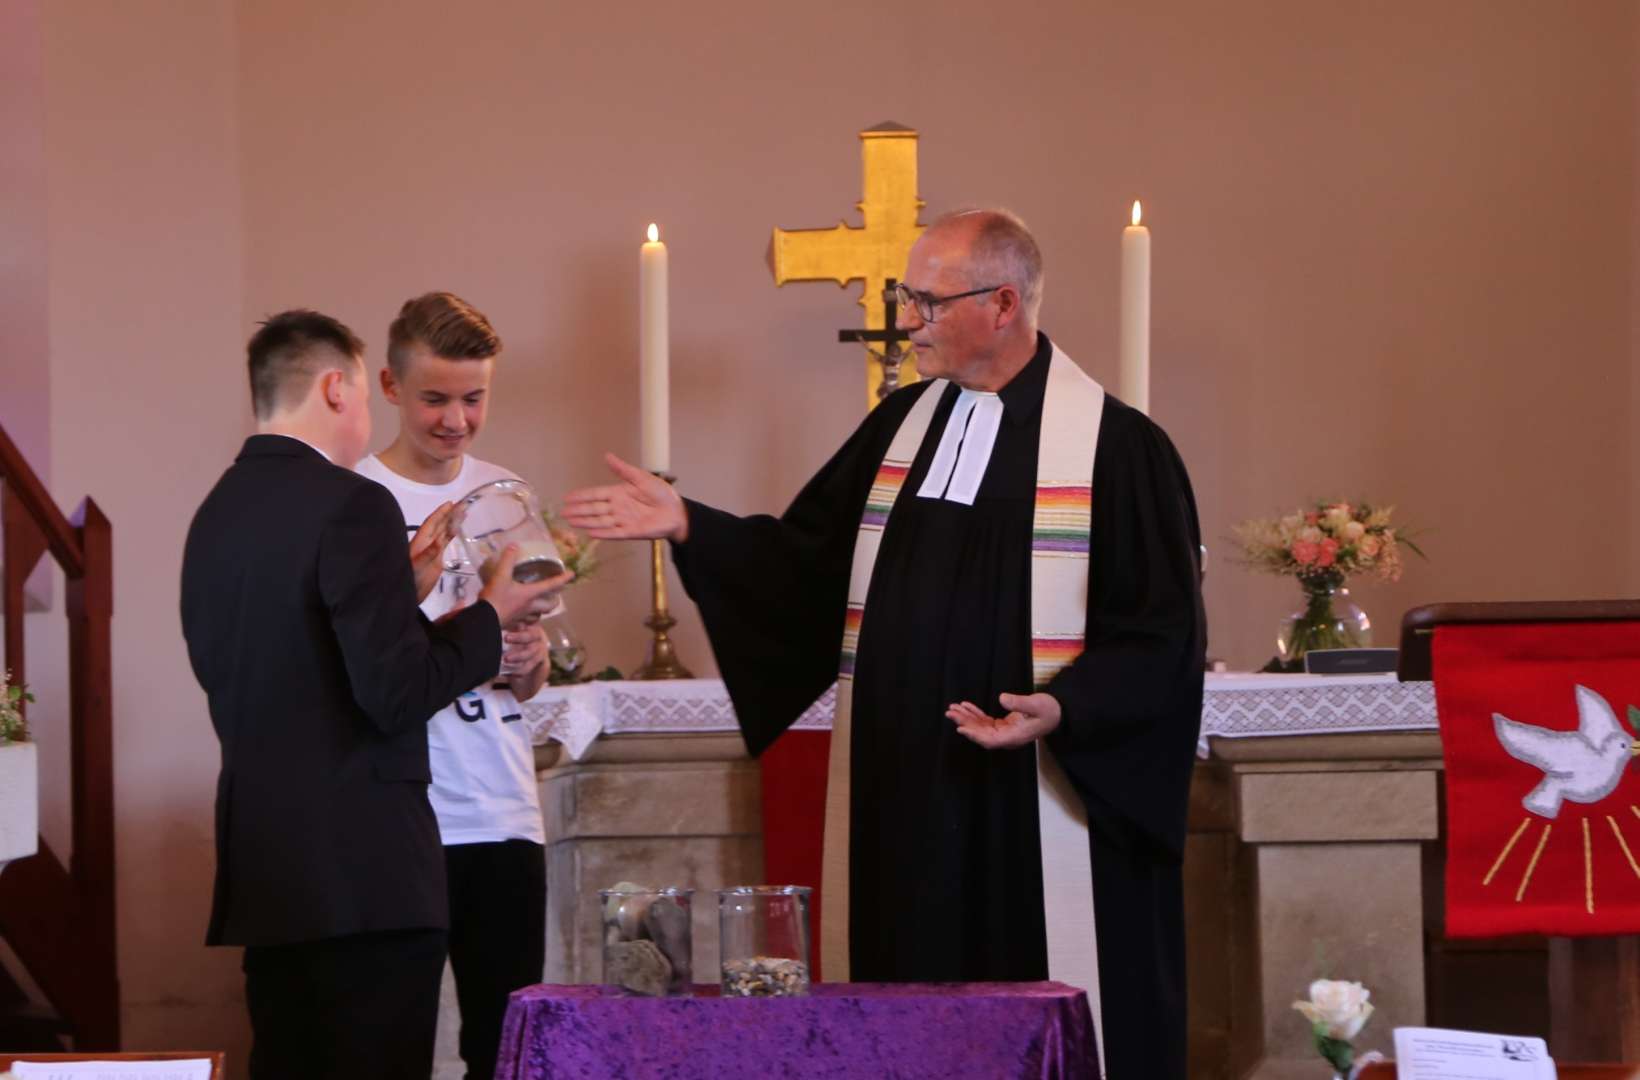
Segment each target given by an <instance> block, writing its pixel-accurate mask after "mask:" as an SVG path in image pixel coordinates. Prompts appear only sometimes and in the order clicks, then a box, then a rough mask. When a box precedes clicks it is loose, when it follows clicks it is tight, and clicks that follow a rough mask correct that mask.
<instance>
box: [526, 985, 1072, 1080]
mask: <svg viewBox="0 0 1640 1080" xmlns="http://www.w3.org/2000/svg"><path fill="white" fill-rule="evenodd" d="M695 992H696V996H694V997H686V998H643V997H622V996H619V995H618V994H617V993H616V992H615V991H612V990H609V989H606V988H604V987H601V986H532V987H528V988H526V989H523V990H519V991H517V992H516V993H514V994H513V995H512V1001H511V1003H510V1004H509V1005H508V1007H507V1023H506V1027H505V1029H504V1030H503V1031H502V1033H501V1057H500V1064H499V1065H498V1067H497V1068H496V1080H544V1078H547V1077H578V1078H579V1077H606V1078H610V1080H626V1078H630V1080H638V1078H640V1077H641V1078H645V1080H648V1078H651V1077H653V1078H657V1080H684V1078H686V1077H712V1078H714V1080H715V1078H718V1077H732V1076H790V1077H804V1078H816V1080H818V1078H822V1077H824V1078H826V1080H832V1078H842V1077H865V1076H871V1077H903V1078H910V1077H940V1078H942V1080H944V1078H947V1077H957V1076H960V1077H970V1076H971V1077H1033V1078H1035V1077H1040V1078H1043V1080H1047V1078H1049V1077H1054V1078H1067V1080H1069V1078H1075V1080H1081V1078H1083V1077H1097V1076H1098V1075H1099V1071H1098V1059H1097V1055H1096V1052H1095V1049H1094V1036H1093V1015H1092V1013H1091V1012H1089V1010H1088V998H1087V995H1086V994H1084V993H1083V992H1082V991H1080V990H1077V989H1074V988H1072V987H1069V986H1066V985H1064V984H1063V983H1056V982H1041V983H939V984H929V983H895V984H883V983H817V984H815V986H814V988H813V991H812V993H811V994H810V995H809V996H808V997H797V998H750V999H748V998H725V997H721V996H719V994H718V989H717V987H715V986H698V987H696V988H695Z"/></svg>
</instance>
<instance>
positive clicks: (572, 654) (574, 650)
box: [541, 615, 587, 683]
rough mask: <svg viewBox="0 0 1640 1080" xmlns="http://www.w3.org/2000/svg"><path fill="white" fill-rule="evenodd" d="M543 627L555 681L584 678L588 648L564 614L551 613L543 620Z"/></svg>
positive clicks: (564, 681)
mask: <svg viewBox="0 0 1640 1080" xmlns="http://www.w3.org/2000/svg"><path fill="white" fill-rule="evenodd" d="M541 629H542V630H543V631H544V632H545V633H546V635H547V660H548V662H550V663H551V665H552V681H553V682H554V683H575V682H580V681H581V678H582V669H583V668H585V667H586V662H587V650H586V646H585V645H582V644H581V639H580V638H578V637H576V636H575V631H574V630H573V629H572V628H571V627H570V625H569V622H568V621H567V620H566V619H565V618H564V617H563V616H562V615H549V616H548V617H547V618H545V619H542V620H541Z"/></svg>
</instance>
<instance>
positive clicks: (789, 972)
mask: <svg viewBox="0 0 1640 1080" xmlns="http://www.w3.org/2000/svg"><path fill="white" fill-rule="evenodd" d="M812 891H813V890H812V889H809V888H808V887H806V886H803V885H739V886H736V887H735V888H732V889H719V890H718V932H719V939H718V940H719V947H720V949H721V950H722V958H723V964H722V968H723V996H724V997H797V996H800V995H803V994H807V993H808V992H809V893H810V892H812Z"/></svg>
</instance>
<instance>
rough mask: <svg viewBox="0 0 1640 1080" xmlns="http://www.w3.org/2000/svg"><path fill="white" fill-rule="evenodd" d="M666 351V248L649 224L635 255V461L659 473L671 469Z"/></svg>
mask: <svg viewBox="0 0 1640 1080" xmlns="http://www.w3.org/2000/svg"><path fill="white" fill-rule="evenodd" d="M667 348H668V338H667V315H666V245H665V244H663V243H661V240H660V229H658V228H657V227H656V226H654V225H651V226H649V242H648V243H646V244H644V245H643V247H642V249H640V250H639V252H638V387H639V392H638V400H639V414H640V416H641V427H640V431H641V438H640V442H639V458H640V463H641V464H642V465H643V467H644V468H646V469H648V470H649V471H650V472H659V473H664V472H669V471H670V470H671V467H672V446H671V422H670V417H669V412H668V410H669V408H670V405H669V396H670V395H669V390H668V384H667Z"/></svg>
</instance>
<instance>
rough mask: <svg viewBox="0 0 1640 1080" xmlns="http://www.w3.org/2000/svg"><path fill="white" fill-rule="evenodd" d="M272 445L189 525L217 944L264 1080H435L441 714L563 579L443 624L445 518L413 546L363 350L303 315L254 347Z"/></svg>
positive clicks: (252, 443) (255, 391) (253, 375)
mask: <svg viewBox="0 0 1640 1080" xmlns="http://www.w3.org/2000/svg"><path fill="white" fill-rule="evenodd" d="M247 352H248V358H249V367H250V381H251V398H252V403H253V405H254V407H255V411H256V417H257V431H258V434H256V435H253V436H251V438H250V439H248V440H247V441H246V442H245V446H244V448H243V449H242V450H241V451H240V454H239V457H238V458H237V460H236V461H235V462H234V464H233V465H232V467H230V468H229V469H228V471H227V472H226V473H224V474H223V476H222V479H221V480H220V481H218V483H217V485H216V487H215V488H214V489H212V491H211V493H210V495H208V496H207V497H206V499H205V502H204V504H203V505H202V506H201V507H200V508H199V512H198V513H197V514H196V515H195V517H194V521H193V525H192V527H191V528H190V529H189V532H188V541H187V545H186V548H185V549H184V555H183V568H182V626H183V635H184V637H186V639H187V642H188V654H189V659H190V661H191V662H192V665H193V669H194V673H195V675H196V676H197V677H198V679H199V682H200V685H201V686H203V687H204V688H205V691H206V694H207V696H208V698H209V702H210V710H211V722H212V725H213V726H214V727H215V729H216V732H217V736H218V738H219V739H220V740H221V743H222V772H221V776H220V778H219V780H218V783H217V804H216V838H217V839H216V842H217V872H216V889H215V898H214V902H213V906H212V912H211V924H210V928H209V931H208V933H207V937H206V941H207V943H208V944H212V945H243V946H245V947H246V949H245V961H244V967H245V997H246V1003H247V1006H248V1008H249V1011H250V1015H251V1027H252V1030H253V1033H254V1044H253V1047H252V1051H251V1063H250V1065H251V1075H252V1077H253V1078H254V1080H271V1078H285V1077H311V1078H322V1077H337V1078H341V1077H346V1078H348V1080H366V1078H372V1077H376V1078H381V1080H424V1078H425V1077H427V1076H428V1074H429V1073H430V1071H431V1068H432V1052H433V1036H434V1027H435V1024H436V1020H437V1012H438V993H439V979H440V975H441V973H442V970H443V966H444V955H445V948H446V927H447V923H448V914H447V908H446V899H445V882H444V862H443V855H442V849H441V847H440V844H439V834H438V828H437V825H436V823H435V821H434V817H433V812H432V808H431V806H430V805H429V804H428V801H427V785H428V782H429V771H428V761H427V730H426V722H427V719H428V717H430V716H431V715H432V714H433V713H435V712H436V711H438V710H439V709H441V708H443V707H444V706H445V705H447V704H449V703H450V702H451V701H453V700H454V699H455V698H456V697H457V696H458V695H459V694H461V693H462V692H463V691H464V690H467V689H468V688H470V687H472V686H475V685H477V684H479V683H480V682H483V681H485V680H487V679H490V678H493V677H494V676H495V675H496V673H497V671H498V669H499V667H500V664H501V627H502V626H503V625H504V624H507V623H512V622H515V621H517V620H518V619H519V618H521V617H522V616H524V615H526V614H528V613H530V612H531V611H532V610H535V611H539V610H544V609H547V608H550V607H551V606H552V601H551V598H550V597H549V596H548V594H550V593H551V592H553V591H555V590H557V589H559V588H562V587H563V586H564V585H565V584H566V583H567V581H568V575H563V576H561V577H559V578H555V579H550V580H548V581H544V582H540V583H537V584H535V585H528V586H526V585H520V584H517V583H516V582H514V581H513V579H512V566H511V563H512V560H513V554H511V553H509V554H508V555H507V556H505V557H504V558H503V559H502V560H501V563H500V565H499V566H497V568H496V572H495V574H494V575H493V576H492V577H491V579H490V581H489V582H488V583H487V584H486V585H485V587H484V588H483V590H482V591H481V592H480V593H479V597H478V601H477V602H476V603H474V604H473V605H472V606H470V607H468V608H465V609H463V610H461V611H459V612H456V613H455V614H453V615H452V616H450V617H449V618H447V619H444V620H441V621H440V622H439V623H437V624H434V623H430V622H428V621H427V620H426V619H425V618H424V617H423V616H422V615H421V613H420V612H419V610H418V609H417V603H418V600H419V599H420V597H421V596H422V595H425V593H426V592H427V591H428V590H429V589H431V587H432V585H433V583H434V582H436V581H437V578H438V573H439V570H440V555H441V553H442V551H443V548H444V545H445V543H447V542H448V540H449V538H450V533H451V525H450V515H449V512H448V509H447V508H444V509H443V510H441V512H439V513H437V514H435V515H433V516H432V517H431V518H429V520H428V523H427V525H426V526H425V527H424V528H423V530H422V531H421V532H420V533H418V534H417V536H416V538H415V539H414V540H413V541H412V542H411V544H410V546H409V549H408V550H407V549H406V545H405V539H404V537H405V533H404V524H403V522H404V519H403V516H402V515H401V514H400V513H399V510H398V506H397V504H396V503H395V502H394V500H393V497H392V496H391V495H390V494H389V493H388V492H387V491H386V490H385V489H384V488H382V487H381V485H379V484H376V483H374V482H373V481H370V480H367V479H365V478H364V477H361V476H359V475H358V474H356V473H354V472H353V471H352V467H353V465H354V463H355V462H356V461H357V460H358V459H359V457H360V456H361V455H362V454H363V453H364V450H365V447H366V445H367V444H368V442H369V439H370V413H369V395H370V385H369V383H370V380H369V378H368V377H367V375H366V373H365V369H364V364H363V359H362V357H363V353H364V348H363V344H362V343H361V342H360V341H359V339H358V338H357V337H356V336H355V335H354V334H353V333H352V331H350V330H348V329H347V327H345V326H343V325H342V324H341V323H339V322H337V321H336V320H334V319H332V318H330V317H328V316H325V315H321V314H318V313H317V312H312V311H290V312H285V313H283V314H281V315H276V316H274V317H273V318H271V319H269V320H268V321H267V322H266V323H264V324H263V325H262V327H261V329H259V330H258V331H257V332H256V334H255V335H254V336H253V337H252V338H251V340H250V344H249V346H248V349H247Z"/></svg>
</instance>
